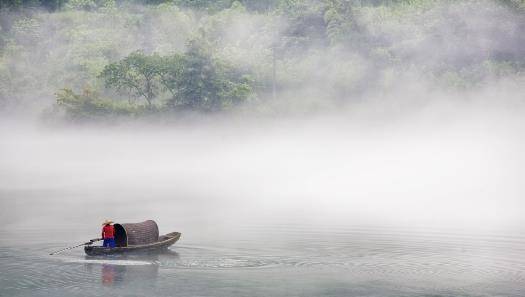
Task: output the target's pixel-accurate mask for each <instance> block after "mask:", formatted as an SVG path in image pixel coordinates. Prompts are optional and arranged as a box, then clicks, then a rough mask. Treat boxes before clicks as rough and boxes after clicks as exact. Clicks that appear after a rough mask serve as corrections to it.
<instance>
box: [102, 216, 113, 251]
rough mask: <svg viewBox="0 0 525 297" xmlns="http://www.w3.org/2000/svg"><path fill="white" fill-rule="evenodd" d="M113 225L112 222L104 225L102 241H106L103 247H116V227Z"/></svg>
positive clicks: (109, 221)
mask: <svg viewBox="0 0 525 297" xmlns="http://www.w3.org/2000/svg"><path fill="white" fill-rule="evenodd" d="M111 224H113V221H112V220H105V221H104V223H102V226H103V227H102V239H103V240H104V243H103V244H102V246H103V247H108V248H114V247H115V227H113V225H111Z"/></svg>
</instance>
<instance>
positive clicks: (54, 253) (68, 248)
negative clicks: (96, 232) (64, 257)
mask: <svg viewBox="0 0 525 297" xmlns="http://www.w3.org/2000/svg"><path fill="white" fill-rule="evenodd" d="M100 240H102V238H95V239H91V240H89V242H84V243H81V244H79V245H75V246H70V247H67V248H65V249H61V250H58V251H55V252H52V253H51V254H49V255H56V254H58V253H61V252H63V251H67V250H71V249H74V248H77V247H81V246H83V245H91V244H93V243H94V242H96V241H100Z"/></svg>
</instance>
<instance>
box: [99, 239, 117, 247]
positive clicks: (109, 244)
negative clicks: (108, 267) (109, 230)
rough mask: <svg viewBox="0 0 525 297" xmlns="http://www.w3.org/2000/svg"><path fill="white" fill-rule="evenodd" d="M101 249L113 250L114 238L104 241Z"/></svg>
mask: <svg viewBox="0 0 525 297" xmlns="http://www.w3.org/2000/svg"><path fill="white" fill-rule="evenodd" d="M102 246H103V247H108V248H114V247H115V238H107V239H104V243H103V244H102Z"/></svg>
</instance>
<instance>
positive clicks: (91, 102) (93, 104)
mask: <svg viewBox="0 0 525 297" xmlns="http://www.w3.org/2000/svg"><path fill="white" fill-rule="evenodd" d="M55 96H56V106H57V107H58V108H59V109H62V110H64V111H65V113H66V116H67V117H68V118H69V119H71V120H87V119H92V118H97V117H99V118H100V117H106V118H107V117H113V116H133V115H139V114H143V113H144V112H145V111H146V110H148V109H146V108H145V107H144V106H141V105H134V104H130V103H128V102H125V101H120V102H117V101H112V100H107V99H102V98H100V96H99V94H98V93H96V92H94V91H92V90H91V89H89V88H85V89H84V90H83V91H82V93H80V94H76V93H75V92H73V91H72V90H71V89H62V90H59V91H58V92H57V93H56V94H55Z"/></svg>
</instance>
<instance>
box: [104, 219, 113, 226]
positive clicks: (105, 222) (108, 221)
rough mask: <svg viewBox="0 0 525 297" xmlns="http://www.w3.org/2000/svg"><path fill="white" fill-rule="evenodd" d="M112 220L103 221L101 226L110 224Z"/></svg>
mask: <svg viewBox="0 0 525 297" xmlns="http://www.w3.org/2000/svg"><path fill="white" fill-rule="evenodd" d="M112 223H113V221H112V220H105V221H104V223H102V226H104V225H109V224H112Z"/></svg>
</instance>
